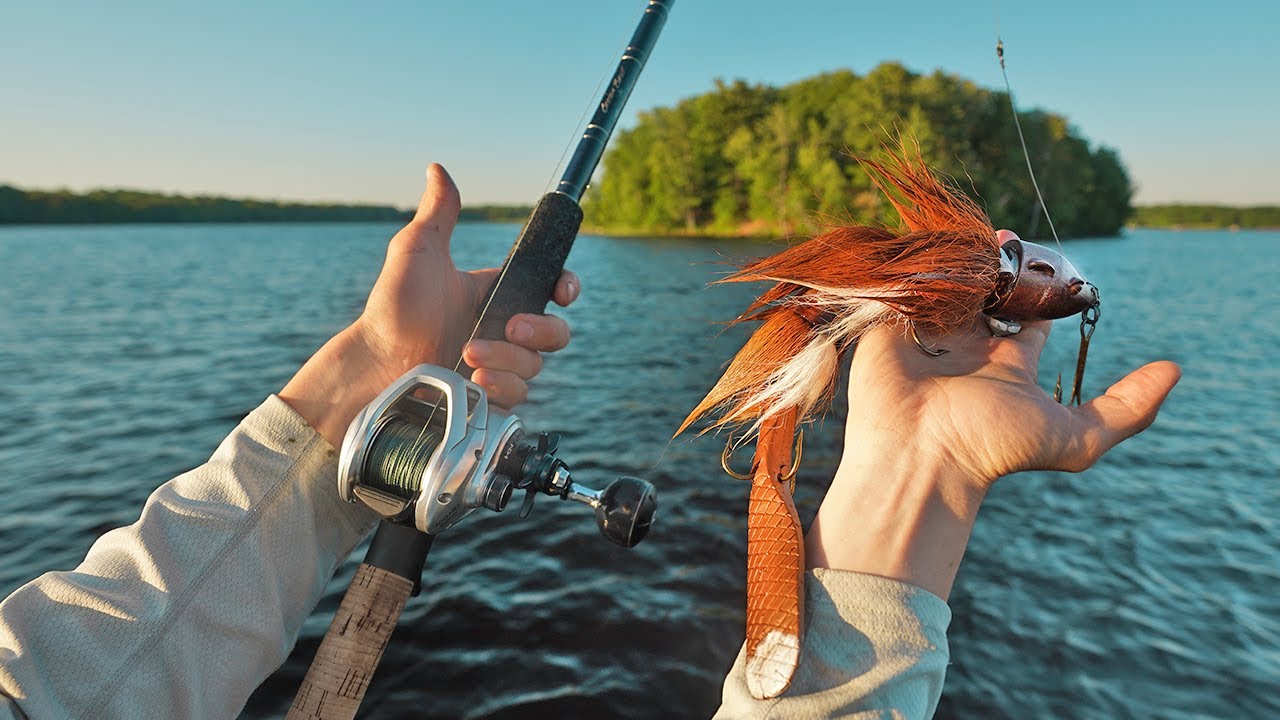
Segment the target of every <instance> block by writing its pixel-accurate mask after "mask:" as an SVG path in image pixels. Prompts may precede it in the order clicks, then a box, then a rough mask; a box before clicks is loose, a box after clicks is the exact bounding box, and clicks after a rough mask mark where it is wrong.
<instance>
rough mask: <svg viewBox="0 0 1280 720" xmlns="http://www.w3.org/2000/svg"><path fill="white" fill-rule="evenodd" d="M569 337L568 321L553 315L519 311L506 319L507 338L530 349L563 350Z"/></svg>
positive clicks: (541, 350)
mask: <svg viewBox="0 0 1280 720" xmlns="http://www.w3.org/2000/svg"><path fill="white" fill-rule="evenodd" d="M569 337H570V333H569V323H567V322H565V321H564V320H562V319H561V318H558V317H556V316H555V315H532V314H529V313H521V314H519V315H513V316H512V317H511V319H510V320H508V321H507V340H509V341H510V342H513V343H515V344H516V345H519V346H521V347H524V348H528V349H530V350H537V351H538V352H555V351H556V350H563V349H564V347H565V346H566V345H568V344H569Z"/></svg>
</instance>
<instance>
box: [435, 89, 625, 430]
mask: <svg viewBox="0 0 1280 720" xmlns="http://www.w3.org/2000/svg"><path fill="white" fill-rule="evenodd" d="M612 75H613V69H612V68H606V72H604V73H602V74H601V75H600V79H599V80H597V81H596V86H595V88H594V89H593V90H592V91H591V98H590V100H591V101H590V102H589V103H588V104H587V105H585V106H583V110H582V114H581V115H579V116H578V124H577V126H576V128H577V129H578V130H579V131H581V130H582V126H583V124H584V123H585V122H586V118H587V116H588V114H589V113H590V112H591V110H592V108H594V107H595V105H596V102H597V100H596V99H597V98H599V97H600V95H601V88H603V87H604V84H605V82H606V81H607V80H608V79H609V78H610V77H612ZM579 135H581V132H580V133H579ZM577 139H578V137H577V136H575V137H573V138H570V139H569V141H568V142H566V143H565V145H564V150H562V151H561V153H560V159H559V160H558V161H556V166H555V168H554V169H553V170H552V172H551V177H550V178H549V179H548V180H547V184H546V185H545V186H544V189H547V190H548V191H549V189H550V188H551V184H552V183H554V182H556V176H557V175H559V174H560V167H561V166H562V165H564V159H565V158H566V157H568V155H569V148H570V147H573V145H574V142H575V141H576V140H577ZM523 244H524V230H523V229H522V230H521V232H520V235H519V236H518V237H517V238H516V244H515V247H513V248H512V249H511V253H510V255H509V256H508V257H510V256H512V255H515V253H516V251H517V250H519V249H520V246H521V245H523ZM509 269H510V264H509V263H503V264H502V269H501V271H499V273H498V277H497V278H496V279H494V281H493V286H492V287H491V288H490V289H489V296H488V298H486V299H485V303H484V307H482V308H480V314H479V315H478V316H477V317H476V323H475V325H474V326H473V327H472V328H471V334H470V335H468V336H467V340H466V342H464V343H463V344H462V347H463V348H466V346H467V345H469V344H470V343H471V341H472V340H475V339H476V335H477V334H478V333H479V332H480V326H481V325H482V324H483V323H484V318H485V316H486V315H487V314H488V313H489V308H490V307H491V306H492V305H493V299H494V298H495V297H497V295H498V286H499V285H501V284H502V281H503V280H505V279H506V277H507V271H508V270H509ZM558 281H559V280H558V279H557V282H558ZM461 367H462V355H461V353H459V355H458V362H456V363H454V365H453V371H454V372H458V369H459V368H461ZM442 399H443V397H440V398H436V402H435V404H434V405H432V407H431V414H430V415H428V416H427V422H426V424H425V425H423V427H422V432H421V433H419V435H418V439H419V440H421V439H422V436H423V434H425V433H426V431H427V427H428V426H430V424H431V421H432V420H433V419H435V416H436V412H437V411H439V410H440V402H441V400H442ZM464 400H465V399H464Z"/></svg>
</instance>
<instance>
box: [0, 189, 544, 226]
mask: <svg viewBox="0 0 1280 720" xmlns="http://www.w3.org/2000/svg"><path fill="white" fill-rule="evenodd" d="M531 210H532V208H531V207H528V206H520V205H511V206H509V205H479V206H473V207H467V208H463V209H462V212H461V214H460V217H459V219H460V220H467V221H488V222H512V221H523V220H525V219H526V218H528V217H529V213H530V211H531ZM411 217H413V212H412V211H410V210H401V209H399V208H396V207H392V206H390V205H363V204H343V203H301V202H282V201H278V200H256V199H251V198H229V197H220V196H212V195H194V196H191V195H170V194H166V193H156V192H145V191H139V190H91V191H89V192H85V193H74V192H71V191H68V190H23V189H20V188H16V187H13V186H11V185H0V225H100V224H163V223H275V222H405V221H407V220H409V218H411Z"/></svg>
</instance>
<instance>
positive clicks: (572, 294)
mask: <svg viewBox="0 0 1280 720" xmlns="http://www.w3.org/2000/svg"><path fill="white" fill-rule="evenodd" d="M564 285H565V287H566V288H567V289H568V290H569V301H570V302H573V301H574V300H577V299H578V281H577V279H575V278H569V279H568V280H566V281H565V283H564Z"/></svg>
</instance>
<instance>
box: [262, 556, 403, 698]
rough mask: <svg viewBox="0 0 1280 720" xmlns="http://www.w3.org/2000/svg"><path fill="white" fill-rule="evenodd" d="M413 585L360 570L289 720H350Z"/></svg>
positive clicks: (389, 574)
mask: <svg viewBox="0 0 1280 720" xmlns="http://www.w3.org/2000/svg"><path fill="white" fill-rule="evenodd" d="M412 592H413V583H412V582H410V581H409V580H406V579H405V578H403V577H400V576H399V575H396V574H395V573H392V572H389V571H387V570H383V569H382V568H377V567H373V566H372V565H363V564H362V565H361V566H360V567H359V568H358V569H357V570H356V574H355V577H354V578H352V579H351V587H349V588H348V589H347V594H346V595H344V596H343V597H342V604H341V605H340V606H339V607H338V612H337V614H336V615H334V616H333V623H332V624H330V625H329V631H328V632H327V633H326V634H325V636H324V640H323V641H322V642H321V643H320V649H319V650H317V651H316V657H315V660H313V661H312V663H311V669H310V670H308V671H307V677H306V678H305V679H303V681H302V685H301V687H299V688H298V695H297V697H295V698H294V700H293V705H291V706H290V707H289V714H288V716H287V720H351V719H352V718H354V717H355V716H356V710H358V709H359V708H360V701H361V700H362V699H364V693H365V690H366V689H368V687H369V679H370V678H372V677H373V671H374V670H375V669H377V667H378V661H379V660H381V659H382V651H383V650H385V649H386V647H387V642H388V641H389V640H391V632H392V631H393V630H395V627H396V622H398V621H399V620H400V613H401V612H403V611H404V604H405V601H406V600H408V599H409V595H410V594H411V593H412Z"/></svg>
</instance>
